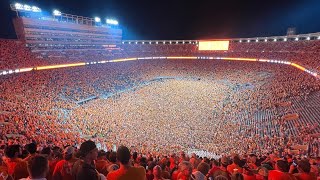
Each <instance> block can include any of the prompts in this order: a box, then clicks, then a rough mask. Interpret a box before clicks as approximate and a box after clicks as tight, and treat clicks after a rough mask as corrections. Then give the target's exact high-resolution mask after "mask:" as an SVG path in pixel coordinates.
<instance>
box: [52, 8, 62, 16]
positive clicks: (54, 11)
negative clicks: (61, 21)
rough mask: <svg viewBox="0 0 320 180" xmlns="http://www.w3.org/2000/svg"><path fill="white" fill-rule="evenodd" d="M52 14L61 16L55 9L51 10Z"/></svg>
mask: <svg viewBox="0 0 320 180" xmlns="http://www.w3.org/2000/svg"><path fill="white" fill-rule="evenodd" d="M53 15H54V16H61V12H60V11H58V10H56V9H55V10H53Z"/></svg>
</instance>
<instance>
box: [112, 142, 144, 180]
mask: <svg viewBox="0 0 320 180" xmlns="http://www.w3.org/2000/svg"><path fill="white" fill-rule="evenodd" d="M130 157H131V155H130V151H129V149H128V148H127V147H125V146H120V147H119V148H118V150H117V160H118V161H119V162H120V169H118V170H116V171H113V172H110V173H109V174H108V176H107V179H108V180H145V179H146V170H145V169H144V168H143V167H133V166H131V165H130V162H129V161H130Z"/></svg>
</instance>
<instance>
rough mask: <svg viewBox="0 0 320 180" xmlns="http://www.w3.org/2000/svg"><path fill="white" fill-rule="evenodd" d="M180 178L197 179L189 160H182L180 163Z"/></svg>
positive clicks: (182, 179)
mask: <svg viewBox="0 0 320 180" xmlns="http://www.w3.org/2000/svg"><path fill="white" fill-rule="evenodd" d="M179 171H180V173H179V174H178V178H177V179H178V180H191V179H195V176H194V175H193V174H192V165H191V164H190V162H189V161H182V162H180V163H179Z"/></svg>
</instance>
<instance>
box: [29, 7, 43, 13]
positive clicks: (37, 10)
mask: <svg viewBox="0 0 320 180" xmlns="http://www.w3.org/2000/svg"><path fill="white" fill-rule="evenodd" d="M31 9H32V11H33V12H41V9H40V8H38V7H37V6H32V7H31Z"/></svg>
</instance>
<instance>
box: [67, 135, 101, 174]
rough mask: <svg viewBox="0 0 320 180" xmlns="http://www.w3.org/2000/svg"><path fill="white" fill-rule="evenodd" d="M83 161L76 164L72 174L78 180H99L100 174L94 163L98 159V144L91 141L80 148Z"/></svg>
mask: <svg viewBox="0 0 320 180" xmlns="http://www.w3.org/2000/svg"><path fill="white" fill-rule="evenodd" d="M80 154H81V160H78V161H77V162H75V164H74V166H73V169H72V172H73V173H74V178H75V179H76V180H88V179H90V180H99V179H100V173H98V171H97V169H96V168H95V165H94V161H95V160H97V157H98V149H97V147H96V144H95V143H94V142H93V141H91V140H88V141H85V142H83V143H82V144H81V146H80Z"/></svg>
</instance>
